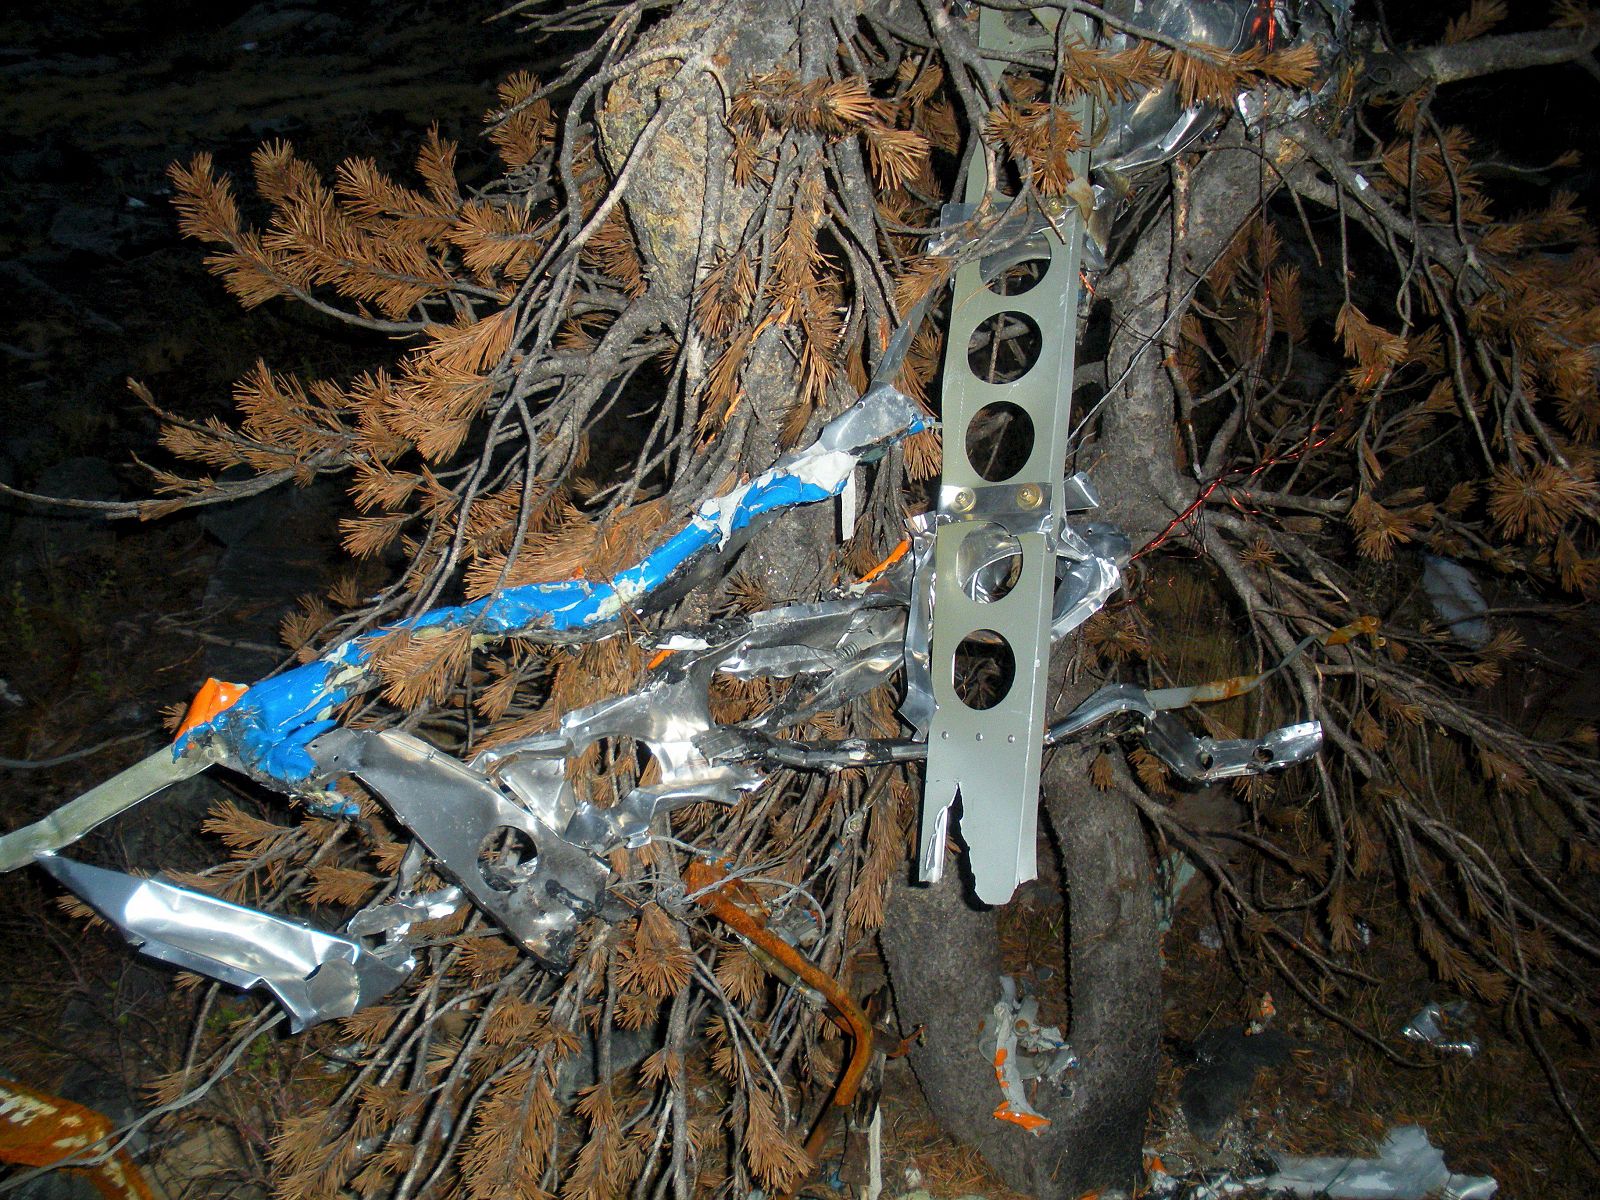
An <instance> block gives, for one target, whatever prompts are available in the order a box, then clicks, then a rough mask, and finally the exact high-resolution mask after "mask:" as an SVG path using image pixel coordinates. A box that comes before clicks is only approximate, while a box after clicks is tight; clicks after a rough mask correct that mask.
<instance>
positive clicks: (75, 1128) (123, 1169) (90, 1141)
mask: <svg viewBox="0 0 1600 1200" xmlns="http://www.w3.org/2000/svg"><path fill="white" fill-rule="evenodd" d="M114 1128H115V1126H114V1124H113V1123H112V1121H111V1118H110V1117H107V1116H105V1115H104V1114H103V1113H97V1112H95V1111H94V1110H93V1109H92V1108H84V1107H83V1105H81V1104H74V1103H73V1102H72V1101H71V1100H63V1099H61V1098H60V1097H59V1096H52V1095H50V1094H49V1093H48V1092H41V1091H38V1090H36V1089H34V1088H31V1087H28V1086H27V1085H26V1084H22V1083H16V1082H14V1081H12V1080H9V1079H0V1162H6V1163H15V1164H17V1165H18V1166H22V1167H53V1166H55V1165H56V1163H58V1162H60V1161H61V1160H62V1159H65V1158H71V1157H72V1156H73V1155H74V1154H77V1153H79V1152H81V1151H89V1149H90V1147H92V1146H96V1144H97V1143H98V1142H100V1141H101V1140H103V1139H104V1138H106V1137H107V1136H109V1135H110V1134H111V1132H112V1130H113V1129H114ZM96 1152H98V1150H97V1151H96ZM63 1169H64V1170H68V1171H72V1172H73V1173H74V1174H79V1175H82V1176H84V1177H85V1178H86V1179H88V1181H89V1182H90V1183H92V1184H94V1187H95V1190H96V1191H97V1192H99V1193H100V1194H101V1195H102V1196H104V1197H106V1200H152V1198H151V1193H150V1185H149V1184H148V1183H146V1182H145V1178H144V1175H143V1173H142V1172H141V1171H140V1170H139V1168H138V1167H137V1166H136V1165H134V1161H133V1159H131V1158H129V1157H128V1154H127V1152H126V1151H123V1150H117V1151H114V1152H113V1153H112V1154H111V1156H110V1157H109V1158H107V1159H106V1161H105V1162H103V1163H98V1164H96V1165H94V1166H83V1167H66V1168H63Z"/></svg>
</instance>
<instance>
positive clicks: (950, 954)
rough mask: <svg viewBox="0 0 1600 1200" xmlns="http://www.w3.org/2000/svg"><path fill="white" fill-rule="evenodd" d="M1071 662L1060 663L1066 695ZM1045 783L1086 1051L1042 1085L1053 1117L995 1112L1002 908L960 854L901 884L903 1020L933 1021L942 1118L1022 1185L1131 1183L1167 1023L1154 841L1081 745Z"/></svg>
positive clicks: (926, 1088)
mask: <svg viewBox="0 0 1600 1200" xmlns="http://www.w3.org/2000/svg"><path fill="white" fill-rule="evenodd" d="M1062 673H1063V672H1062V671H1061V670H1060V669H1059V668H1058V670H1057V671H1056V672H1054V674H1055V676H1056V678H1055V679H1054V680H1053V682H1054V683H1055V684H1057V685H1058V686H1057V687H1056V688H1055V693H1056V694H1057V695H1063V694H1064V693H1063V689H1062V688H1061V687H1060V686H1059V685H1060V684H1061V683H1062V679H1061V675H1062ZM1126 786H1131V784H1129V785H1126ZM1043 793H1044V804H1045V813H1046V816H1047V817H1048V820H1049V825H1050V828H1051V830H1052V832H1053V834H1054V841H1055V846H1056V850H1057V853H1058V854H1059V856H1060V868H1061V878H1062V880H1063V881H1064V892H1065V897H1064V898H1065V901H1066V906H1067V918H1068V919H1067V947H1066V950H1067V964H1068V968H1067V969H1068V979H1067V987H1068V999H1069V1001H1070V1004H1071V1019H1070V1024H1069V1027H1068V1029H1067V1030H1066V1031H1065V1032H1066V1033H1067V1036H1068V1039H1069V1040H1070V1041H1071V1043H1072V1046H1073V1048H1074V1050H1076V1051H1077V1053H1078V1056H1079V1059H1080V1062H1081V1066H1080V1068H1079V1069H1078V1071H1077V1072H1075V1074H1074V1075H1073V1076H1072V1078H1071V1083H1070V1088H1068V1089H1065V1090H1062V1091H1056V1090H1055V1089H1052V1088H1048V1087H1045V1088H1041V1089H1040V1092H1039V1094H1038V1096H1037V1097H1036V1098H1035V1099H1034V1100H1033V1103H1034V1107H1035V1108H1036V1109H1038V1111H1039V1112H1040V1113H1042V1114H1043V1115H1044V1116H1046V1117H1048V1118H1049V1119H1050V1122H1051V1123H1050V1126H1049V1128H1048V1129H1046V1130H1044V1131H1043V1132H1042V1133H1040V1134H1038V1135H1035V1134H1032V1133H1028V1132H1026V1131H1024V1130H1023V1129H1021V1128H1020V1127H1019V1126H1017V1125H1014V1124H1011V1123H1010V1122H1006V1121H999V1120H996V1119H995V1117H994V1115H993V1114H994V1110H995V1108H996V1106H997V1105H998V1104H999V1102H1000V1099H1001V1096H1000V1092H999V1090H998V1088H997V1087H996V1085H995V1081H994V1071H993V1068H992V1067H991V1065H990V1064H989V1062H988V1061H987V1060H986V1059H985V1058H984V1056H983V1055H982V1054H981V1053H980V1052H979V1050H978V1024H979V1023H980V1022H981V1021H982V1020H983V1018H984V1017H986V1016H987V1015H988V1013H989V1010H990V1008H991V1007H992V1006H993V1004H994V1003H995V1001H996V1000H998V999H999V998H1000V984H999V976H1000V974H1001V972H1002V967H1001V962H1000V949H999V941H998V938H997V937H996V931H995V916H996V914H995V910H994V909H991V908H986V907H983V906H981V905H979V904H978V902H977V901H976V900H975V899H973V898H972V895H971V889H970V887H969V885H968V883H967V881H966V880H965V879H964V877H963V872H962V870H960V869H952V870H950V871H947V872H946V874H945V877H944V879H943V880H942V881H941V882H940V883H938V884H934V885H932V886H925V885H920V884H912V883H910V882H909V881H907V880H901V881H899V882H898V883H897V884H896V886H895V888H894V891H893V893H892V895H891V897H890V902H889V911H888V916H887V919H886V920H885V923H884V928H883V932H882V934H881V939H882V943H883V950H884V955H885V958H886V959H887V961H888V965H889V975H890V979H891V980H892V983H893V987H894V996H895V1006H896V1008H897V1009H898V1011H899V1014H900V1019H901V1022H902V1023H903V1025H904V1026H905V1027H907V1028H909V1027H911V1026H915V1025H919V1024H920V1025H923V1026H925V1027H926V1029H927V1035H926V1037H925V1039H924V1041H923V1043H922V1044H921V1045H920V1046H918V1047H917V1048H916V1049H914V1050H913V1051H912V1054H911V1066H912V1069H913V1071H915V1072H916V1076H917V1081H918V1083H919V1084H920V1085H921V1087H922V1091H923V1094H924V1095H925V1096H926V1097H927V1100H928V1104H929V1107H930V1108H931V1109H932V1110H933V1113H934V1116H935V1117H936V1119H937V1120H938V1121H939V1123H940V1124H941V1125H943V1126H944V1127H945V1128H946V1129H948V1130H949V1131H950V1132H952V1133H953V1134H955V1135H956V1136H957V1137H959V1138H961V1139H962V1140H963V1141H965V1142H968V1143H970V1144H971V1145H973V1146H975V1147H977V1148H978V1150H979V1151H980V1152H981V1153H982V1154H983V1156H984V1158H985V1159H987V1160H988V1162H989V1163H990V1165H991V1166H992V1167H993V1168H994V1169H995V1170H996V1172H998V1173H999V1175H1000V1176H1001V1178H1003V1179H1004V1180H1005V1181H1006V1183H1007V1184H1008V1185H1009V1186H1011V1187H1013V1188H1016V1189H1017V1190H1019V1191H1025V1192H1029V1193H1031V1194H1033V1195H1036V1196H1040V1197H1076V1196H1079V1195H1081V1194H1083V1193H1084V1192H1085V1191H1089V1190H1091V1189H1096V1188H1099V1189H1107V1190H1127V1189H1129V1188H1131V1186H1132V1184H1133V1182H1134V1180H1135V1179H1136V1178H1137V1173H1138V1170H1139V1165H1140V1155H1141V1151H1142V1150H1143V1144H1144V1123H1145V1115H1146V1113H1147V1112H1148V1110H1149V1107H1150V1101H1151V1098H1152V1096H1153V1095H1154V1091H1155V1071H1156V1064H1157V1053H1158V1043H1159V1039H1160V1034H1161V960H1160V953H1159V948H1158V943H1157V929H1156V904H1155V893H1154V891H1153V882H1154V879H1153V874H1152V871H1151V867H1150V857H1149V849H1148V846H1147V843H1146V839H1145V834H1144V831H1143V829H1142V828H1141V827H1140V824H1139V820H1138V817H1137V815H1136V811H1135V809H1134V806H1133V805H1132V804H1131V803H1129V802H1128V799H1127V797H1126V795H1125V794H1119V792H1098V791H1095V790H1093V789H1092V788H1090V787H1089V786H1088V771H1087V754H1086V753H1085V752H1084V751H1083V750H1082V749H1080V748H1077V747H1064V748H1062V749H1061V750H1059V751H1057V752H1055V753H1054V754H1053V755H1051V756H1050V757H1049V758H1048V759H1047V761H1046V764H1045V770H1044V777H1043ZM953 866H957V867H964V863H963V862H962V861H961V860H959V859H958V860H956V861H955V863H954V864H953Z"/></svg>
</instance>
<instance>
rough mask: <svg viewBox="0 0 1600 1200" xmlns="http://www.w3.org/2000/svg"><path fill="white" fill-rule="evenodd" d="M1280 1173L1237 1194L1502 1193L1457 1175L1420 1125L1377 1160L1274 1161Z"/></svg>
mask: <svg viewBox="0 0 1600 1200" xmlns="http://www.w3.org/2000/svg"><path fill="white" fill-rule="evenodd" d="M1276 1158H1277V1163H1278V1169H1277V1171H1275V1172H1273V1173H1272V1174H1271V1175H1266V1176H1263V1177H1261V1178H1260V1179H1249V1180H1245V1181H1244V1183H1243V1185H1242V1187H1241V1188H1240V1189H1236V1190H1245V1189H1250V1190H1254V1189H1260V1190H1262V1191H1267V1192H1292V1193H1294V1194H1295V1195H1296V1196H1311V1197H1322V1196H1326V1197H1329V1198H1330V1200H1428V1197H1430V1196H1431V1197H1437V1198H1439V1200H1490V1197H1492V1196H1493V1195H1494V1194H1495V1192H1497V1191H1498V1190H1499V1188H1500V1185H1499V1183H1497V1182H1496V1181H1495V1180H1494V1179H1493V1178H1491V1177H1490V1176H1488V1175H1457V1174H1455V1173H1454V1172H1453V1171H1451V1170H1450V1168H1449V1167H1447V1166H1445V1164H1444V1151H1443V1150H1440V1149H1439V1147H1437V1146H1435V1145H1434V1144H1433V1143H1432V1142H1430V1141H1429V1140H1428V1135H1427V1133H1426V1132H1425V1131H1424V1130H1423V1129H1422V1128H1421V1127H1420V1126H1418V1125H1401V1126H1399V1127H1398V1128H1395V1129H1391V1130H1390V1131H1389V1134H1388V1136H1387V1137H1385V1138H1384V1140H1383V1145H1382V1146H1380V1147H1379V1148H1378V1156H1377V1157H1376V1158H1301V1157H1300V1156H1298V1155H1294V1154H1280V1155H1277V1156H1276Z"/></svg>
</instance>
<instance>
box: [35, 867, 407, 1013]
mask: <svg viewBox="0 0 1600 1200" xmlns="http://www.w3.org/2000/svg"><path fill="white" fill-rule="evenodd" d="M37 862H38V863H39V865H40V866H41V867H42V868H44V870H45V871H46V872H47V873H48V874H50V875H51V876H52V877H53V878H54V879H55V880H56V881H57V882H59V883H61V884H63V885H64V886H65V887H67V888H68V889H69V890H70V891H72V892H73V893H75V894H76V895H77V896H79V897H81V898H82V899H83V901H84V902H85V903H87V904H88V905H90V906H91V907H92V908H94V909H95V910H96V911H97V912H99V913H100V914H101V915H102V916H104V917H105V918H106V920H108V921H110V922H111V923H112V924H113V925H115V926H116V927H117V929H118V930H119V931H120V932H121V933H122V936H123V937H125V938H127V939H128V941H129V942H131V943H132V944H133V945H134V947H135V948H136V949H138V950H139V952H140V953H142V954H147V955H149V956H150V957H151V958H157V959H160V960H161V961H162V962H166V963H171V964H172V965H173V966H176V967H182V968H183V969H184V970H187V971H194V972H195V973H197V974H200V975H205V976H207V977H208V978H211V979H218V980H221V981H222V982H223V983H227V984H230V985H232V986H233V987H237V988H244V989H246V990H248V989H250V988H254V987H265V988H266V989H267V990H268V991H270V992H271V993H272V994H273V996H275V997H276V998H277V1000H278V1002H279V1003H280V1004H282V1005H283V1007H284V1008H285V1009H286V1010H287V1011H288V1013H289V1021H290V1028H291V1029H292V1030H293V1031H294V1032H296V1033H298V1032H300V1031H301V1030H302V1029H306V1028H309V1027H310V1026H312V1025H315V1024H317V1023H319V1022H321V1021H327V1020H330V1019H331V1018H333V1017H347V1016H349V1015H350V1014H351V1013H353V1012H355V1011H356V1010H357V1009H358V1008H361V1007H363V1006H365V1005H368V1004H371V1003H373V1002H374V1001H376V1000H378V999H380V998H381V997H383V996H384V995H386V994H387V993H389V992H391V991H393V990H394V989H395V988H396V987H398V986H399V985H400V984H401V982H403V981H404V980H405V978H406V976H407V975H409V974H410V973H411V969H412V967H413V965H414V964H413V962H412V960H411V959H410V958H409V957H407V958H404V959H402V960H400V961H390V960H388V959H385V958H382V957H379V956H378V955H377V954H375V953H373V952H372V951H370V950H368V949H366V948H365V947H364V946H362V945H361V943H360V942H358V941H356V940H354V939H352V938H347V937H340V936H339V935H338V934H334V933H327V932H325V931H323V930H320V929H313V928H312V927H311V926H309V925H303V924H301V923H300V922H299V921H293V920H290V919H289V918H288V917H278V916H273V915H271V914H269V913H264V912H258V911H257V910H255V909H253V908H246V907H245V906H244V905H242V904H232V903H230V902H229V901H227V900H219V899H218V898H217V897H215V896H208V895H206V894H205V893H203V892H194V891H190V890H189V889H188V888H181V887H177V886H175V885H173V884H170V883H162V882H161V881H160V880H157V879H136V878H134V877H133V876H132V875H124V874H122V873H121V872H120V871H108V870H106V869H105V868H103V867H92V866H89V865H88V864H87V863H80V862H74V861H72V860H71V859H66V858H57V857H56V856H55V855H53V854H43V855H40V856H39V858H38V859H37Z"/></svg>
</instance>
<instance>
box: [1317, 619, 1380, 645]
mask: <svg viewBox="0 0 1600 1200" xmlns="http://www.w3.org/2000/svg"><path fill="white" fill-rule="evenodd" d="M1377 632H1378V618H1377V617H1372V616H1367V617H1357V618H1356V619H1355V620H1354V621H1351V622H1350V624H1348V625H1344V626H1341V627H1340V628H1338V629H1335V630H1334V631H1333V632H1332V633H1330V634H1329V635H1328V636H1327V637H1325V638H1324V639H1323V640H1322V644H1323V645H1324V646H1343V645H1344V644H1345V643H1347V642H1353V641H1355V640H1356V638H1358V637H1360V636H1361V635H1362V634H1364V633H1368V634H1371V633H1377Z"/></svg>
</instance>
